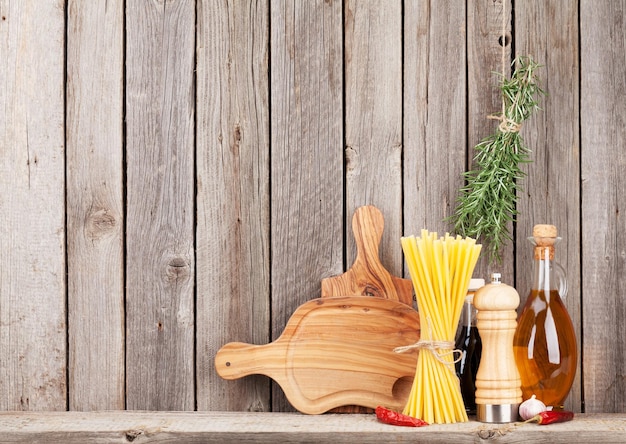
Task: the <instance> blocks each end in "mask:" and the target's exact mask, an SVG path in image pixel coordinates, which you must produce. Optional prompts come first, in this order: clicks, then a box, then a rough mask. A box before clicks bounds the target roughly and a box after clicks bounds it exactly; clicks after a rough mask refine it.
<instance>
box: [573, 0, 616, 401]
mask: <svg viewBox="0 0 626 444" xmlns="http://www.w3.org/2000/svg"><path fill="white" fill-rule="evenodd" d="M624 14H626V2H624V1H615V2H608V1H605V2H593V1H587V0H584V1H581V2H580V24H581V25H580V35H581V47H580V52H581V67H580V68H581V69H580V74H581V79H580V81H581V102H580V120H581V122H582V123H583V125H582V131H581V159H582V162H581V164H582V177H581V182H582V207H581V212H582V221H583V225H582V227H581V231H582V233H583V234H582V235H581V239H582V245H581V248H582V252H583V255H582V275H583V278H582V285H583V298H582V310H583V312H582V313H583V326H582V331H583V332H584V338H583V350H582V354H583V363H582V368H583V371H584V401H585V411H588V412H600V411H624V410H625V409H626V384H625V378H624V362H625V360H626V359H625V355H626V350H625V348H626V344H625V341H624V338H626V329H625V326H624V318H625V316H626V303H625V302H624V295H625V293H624V288H626V261H625V258H626V232H625V230H624V227H626V223H625V221H624V212H623V208H624V206H626V198H625V197H624V196H626V181H625V179H624V171H626V154H625V152H624V144H625V143H626V131H625V130H624V124H623V120H624V116H625V115H626V104H625V103H624V100H623V99H622V97H621V94H619V93H618V92H619V91H623V90H624V88H625V87H626V81H625V78H626V75H625V74H626V71H625V69H626V64H625V57H624V54H626V47H625V44H624V39H625V36H626V25H625V24H624V22H623V17H624Z"/></svg>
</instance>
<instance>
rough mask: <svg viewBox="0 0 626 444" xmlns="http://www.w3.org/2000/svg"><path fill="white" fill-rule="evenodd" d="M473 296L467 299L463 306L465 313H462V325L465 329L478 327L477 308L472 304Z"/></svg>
mask: <svg viewBox="0 0 626 444" xmlns="http://www.w3.org/2000/svg"><path fill="white" fill-rule="evenodd" d="M472 298H473V295H471V297H470V296H468V297H466V298H465V303H464V304H463V311H462V312H461V325H462V326H463V327H467V328H469V327H475V326H476V313H477V310H476V307H474V304H473V303H472Z"/></svg>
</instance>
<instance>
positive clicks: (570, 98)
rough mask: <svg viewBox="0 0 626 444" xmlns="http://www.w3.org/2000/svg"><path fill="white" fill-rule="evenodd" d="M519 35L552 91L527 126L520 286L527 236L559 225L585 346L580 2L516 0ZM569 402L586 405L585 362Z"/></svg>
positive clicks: (527, 268)
mask: <svg viewBox="0 0 626 444" xmlns="http://www.w3.org/2000/svg"><path fill="white" fill-rule="evenodd" d="M514 41H515V48H516V52H517V53H518V54H519V55H531V56H532V57H533V58H534V59H535V60H536V61H537V62H538V63H541V64H542V65H544V66H543V68H541V70H540V71H539V72H538V74H539V76H540V79H541V83H542V86H543V87H544V88H546V92H547V95H546V96H544V97H538V98H539V100H540V104H541V108H542V111H539V112H537V113H535V114H534V115H533V117H531V118H530V119H529V120H528V121H527V122H526V123H525V124H524V127H523V128H522V130H521V131H522V136H523V137H524V141H525V142H526V145H527V146H528V147H529V148H530V149H531V150H532V154H531V159H532V161H533V162H532V163H530V164H527V165H525V166H524V167H523V170H524V171H525V172H526V173H527V177H526V179H525V180H524V189H525V190H526V192H524V193H522V195H521V196H520V201H519V206H518V211H519V212H520V215H519V217H518V221H517V262H516V271H515V275H516V283H517V285H516V288H517V290H518V291H519V293H520V297H521V299H522V304H524V302H525V301H526V298H527V296H528V294H529V292H530V288H531V285H532V279H533V277H532V272H533V257H532V256H533V255H532V247H531V245H530V243H529V242H528V241H527V237H528V236H532V230H533V226H534V225H535V224H538V223H549V224H553V225H556V227H557V229H558V230H559V236H560V237H562V238H563V241H562V242H561V243H559V244H558V245H557V246H556V249H557V250H556V257H555V260H556V261H557V262H558V263H560V264H561V265H562V266H563V267H564V268H565V271H566V273H567V282H568V294H567V296H566V297H565V299H564V302H565V304H566V306H567V309H568V311H569V314H570V316H571V318H572V321H573V322H574V326H575V328H576V336H577V338H578V341H579V347H578V350H581V348H580V341H581V339H582V338H581V334H582V330H581V328H580V325H581V324H580V322H581V315H580V309H581V305H580V283H581V272H580V257H581V249H580V245H579V240H580V236H581V232H580V229H581V226H580V215H581V212H580V206H579V205H580V204H579V203H580V173H579V168H580V142H579V131H578V128H579V124H580V121H579V109H578V106H579V95H578V94H579V64H578V2H577V1H576V0H567V1H560V2H552V1H549V0H543V1H534V2H521V3H516V9H515V40H514ZM578 358H579V360H580V353H579V356H578ZM566 407H567V408H568V409H570V410H574V411H577V412H579V411H580V410H581V369H580V365H579V366H578V371H577V376H576V379H575V381H574V384H573V386H572V390H571V391H570V395H569V397H568V399H567V401H566Z"/></svg>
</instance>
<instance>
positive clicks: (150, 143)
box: [126, 0, 195, 410]
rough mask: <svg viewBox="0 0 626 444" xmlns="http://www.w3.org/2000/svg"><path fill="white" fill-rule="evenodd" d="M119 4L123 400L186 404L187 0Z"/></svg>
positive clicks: (136, 404)
mask: <svg viewBox="0 0 626 444" xmlns="http://www.w3.org/2000/svg"><path fill="white" fill-rule="evenodd" d="M126 14H127V16H126V23H127V24H128V25H129V26H127V28H126V134H127V149H126V159H127V243H126V247H127V248H126V250H127V265H126V277H127V288H126V310H127V312H126V313H127V318H126V334H127V336H126V338H127V342H126V344H127V351H126V366H127V367H126V375H127V378H126V393H127V400H126V402H127V408H128V409H147V410H192V409H194V407H195V397H194V273H195V264H194V262H195V258H194V102H195V97H194V80H193V79H194V74H193V71H194V44H195V38H194V37H195V2H194V1H192V0H186V1H177V2H172V1H151V2H148V1H145V2H143V1H142V2H136V1H131V2H127V3H126Z"/></svg>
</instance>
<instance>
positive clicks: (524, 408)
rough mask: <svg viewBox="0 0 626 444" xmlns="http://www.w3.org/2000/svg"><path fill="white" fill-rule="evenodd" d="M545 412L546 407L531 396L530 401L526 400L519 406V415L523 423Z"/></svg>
mask: <svg viewBox="0 0 626 444" xmlns="http://www.w3.org/2000/svg"><path fill="white" fill-rule="evenodd" d="M546 410H548V408H547V407H546V405H545V404H544V403H543V402H541V401H540V400H538V399H537V397H536V396H535V395H533V396H532V397H531V398H530V399H527V400H526V401H524V402H522V403H521V404H520V406H519V415H520V417H521V418H522V419H523V420H524V421H526V420H528V419H530V418H532V417H533V416H536V415H538V414H539V413H541V412H545V411H546Z"/></svg>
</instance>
